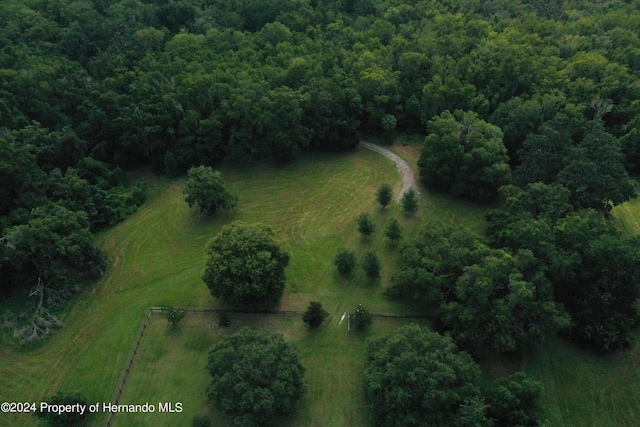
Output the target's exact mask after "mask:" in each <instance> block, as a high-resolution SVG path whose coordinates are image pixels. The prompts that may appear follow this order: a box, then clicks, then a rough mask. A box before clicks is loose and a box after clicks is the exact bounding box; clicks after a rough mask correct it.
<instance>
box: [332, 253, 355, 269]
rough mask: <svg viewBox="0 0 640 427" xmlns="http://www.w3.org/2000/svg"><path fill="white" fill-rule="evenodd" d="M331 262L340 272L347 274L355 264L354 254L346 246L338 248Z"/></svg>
mask: <svg viewBox="0 0 640 427" xmlns="http://www.w3.org/2000/svg"><path fill="white" fill-rule="evenodd" d="M333 263H334V264H335V265H336V267H337V268H338V271H339V272H340V273H341V274H344V275H347V274H349V273H351V271H352V270H353V267H355V265H356V255H355V254H354V253H353V251H350V250H348V249H346V248H340V249H338V252H337V253H336V257H335V258H334V259H333Z"/></svg>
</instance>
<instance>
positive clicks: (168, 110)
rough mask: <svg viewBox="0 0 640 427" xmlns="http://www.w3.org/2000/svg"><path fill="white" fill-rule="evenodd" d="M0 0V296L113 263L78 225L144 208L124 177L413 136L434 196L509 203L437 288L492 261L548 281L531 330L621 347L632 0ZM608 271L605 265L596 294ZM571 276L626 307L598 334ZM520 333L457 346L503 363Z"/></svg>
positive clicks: (635, 166) (447, 301)
mask: <svg viewBox="0 0 640 427" xmlns="http://www.w3.org/2000/svg"><path fill="white" fill-rule="evenodd" d="M0 7H1V13H0V182H2V187H1V189H0V191H1V194H0V228H1V232H0V236H1V239H0V241H1V242H2V244H0V298H5V297H7V296H9V295H12V294H14V293H15V292H17V291H22V290H26V289H29V288H31V287H33V286H35V285H36V284H38V289H39V292H40V294H41V296H44V294H45V293H47V292H49V293H50V294H53V293H54V291H55V290H56V289H63V288H67V287H69V286H75V285H77V284H78V283H80V282H82V281H83V280H85V279H87V278H91V277H98V276H99V275H100V274H101V273H102V272H103V271H104V269H105V268H106V260H105V257H104V255H103V254H101V253H100V251H99V250H97V249H96V248H94V247H93V246H92V238H91V233H92V232H93V231H96V230H100V229H102V228H105V227H108V226H110V225H113V224H115V223H117V222H118V221H120V220H122V219H123V218H124V217H126V216H127V215H128V214H130V213H131V212H133V211H134V210H135V209H136V207H137V206H138V205H140V204H141V203H143V202H144V197H145V196H144V188H143V186H142V185H138V186H135V187H131V186H128V184H127V182H126V179H125V174H124V171H126V170H129V169H131V168H135V167H139V166H150V167H151V168H152V169H153V171H155V172H156V173H160V174H166V175H169V176H177V175H181V174H183V173H184V172H186V170H187V169H188V168H189V167H191V166H198V165H201V164H205V165H215V164H218V163H220V162H222V161H226V162H229V163H232V164H250V163H251V162H253V161H255V160H259V159H269V160H271V161H274V162H284V161H290V160H292V159H294V158H295V157H296V156H297V155H299V154H300V153H301V152H303V151H305V150H310V149H314V150H318V149H319V150H345V149H350V148H353V147H355V145H356V144H357V143H358V140H359V136H358V133H368V134H378V135H383V136H384V137H386V138H392V137H393V136H394V135H396V134H397V133H417V134H424V135H427V138H426V141H425V149H424V151H423V153H422V157H421V159H420V168H421V179H422V181H423V183H424V184H425V185H426V186H427V187H429V188H432V189H433V190H435V191H442V192H447V193H451V194H454V195H456V196H462V197H469V198H471V199H474V200H477V201H480V202H487V201H495V200H496V198H498V199H499V200H502V201H504V202H505V204H504V207H503V208H502V210H498V211H495V212H493V213H492V214H490V216H489V222H490V226H489V233H488V234H489V241H488V242H487V243H486V244H487V245H488V246H487V247H486V248H484V247H482V248H481V249H478V247H479V246H482V245H485V243H477V244H476V243H470V244H472V245H475V246H474V247H473V248H472V249H469V250H470V251H471V252H470V253H472V256H471V258H470V259H469V262H470V265H474V266H476V267H477V268H476V269H475V270H471V269H469V268H467V269H466V270H464V272H463V271H462V270H460V268H461V267H459V266H458V267H456V268H458V269H459V274H458V275H457V276H456V277H454V279H453V281H452V282H451V283H448V284H442V283H441V285H442V286H443V290H446V289H448V288H451V287H452V286H454V285H453V282H455V279H459V280H458V281H459V282H460V284H459V287H460V286H462V284H463V283H466V284H467V285H471V284H473V283H475V281H478V280H484V279H483V278H482V277H481V276H483V275H487V274H488V273H487V271H491V268H493V269H495V274H496V275H498V276H499V277H501V278H502V279H501V280H503V281H504V285H503V286H504V287H505V289H506V288H508V287H509V286H511V285H509V281H510V280H512V278H513V274H511V271H512V269H514V268H515V269H516V270H518V274H520V276H519V277H520V278H521V279H522V281H524V282H526V283H529V284H530V285H531V284H533V285H531V286H534V287H535V288H537V289H544V291H540V293H541V295H540V298H538V299H536V302H535V307H537V308H536V311H535V313H536V314H535V318H536V319H538V320H539V321H540V322H542V323H544V325H541V326H540V328H537V329H536V330H535V331H533V332H532V334H533V335H535V336H539V335H542V332H544V331H546V330H547V329H550V330H555V329H556V328H560V327H561V326H562V325H563V324H566V323H567V322H568V321H567V318H566V313H565V311H564V310H565V309H566V310H567V311H568V312H569V314H570V315H571V318H572V321H573V322H574V323H573V328H574V330H575V332H576V334H577V335H578V336H579V337H582V338H584V339H586V340H588V341H592V342H596V346H597V347H598V348H602V349H610V348H619V347H625V346H628V345H629V339H628V336H627V334H628V331H629V329H630V328H631V327H633V326H634V325H635V324H636V320H637V307H635V306H634V303H635V301H636V300H637V297H638V294H639V292H638V289H637V286H635V287H630V286H625V285H628V282H629V281H631V280H634V278H635V277H637V274H638V272H637V270H638V267H637V264H638V262H637V261H638V259H639V257H638V254H637V249H634V248H637V245H634V244H633V242H631V241H626V240H621V239H619V238H618V236H617V235H616V234H615V230H613V229H612V227H611V226H610V225H608V224H607V219H606V218H607V215H608V212H609V211H610V210H611V208H612V207H613V206H614V205H616V204H619V203H622V202H624V201H626V200H628V199H629V198H631V197H633V196H634V195H635V189H634V184H633V182H632V180H631V179H630V178H629V175H628V174H629V173H637V172H638V171H640V85H639V84H638V81H640V37H639V34H638V29H639V28H640V3H638V1H637V0H636V1H622V0H611V1H602V2H589V1H583V0H576V1H564V2H551V3H550V2H545V1H539V0H492V1H482V2H480V1H476V0H425V1H417V0H336V1H322V0H294V1H288V0H267V1H258V0H247V1H229V0H121V1H117V0H93V1H92V0H64V1H56V2H51V1H47V0H6V1H4V2H3V4H2V6H0ZM500 189H502V190H500ZM541 189H544V191H543V190H541ZM581 233H582V234H581ZM590 233H591V234H590ZM436 234H437V233H436ZM534 235H535V236H544V239H534V238H532V237H531V236H534ZM591 235H594V236H596V237H597V239H593V240H592V239H586V240H581V239H580V236H582V237H583V238H584V236H591ZM429 238H434V237H433V236H431V237H429ZM461 239H462V240H464V242H462V243H461V244H462V245H463V247H464V245H465V244H466V243H465V242H468V241H469V240H468V239H469V238H467V237H464V238H463V237H461ZM465 239H466V240H465ZM585 241H589V242H590V243H588V244H586V243H584V242H585ZM418 246H419V244H418ZM489 246H491V249H489ZM503 248H504V249H503ZM432 249H433V248H432ZM407 251H408V250H407ZM492 251H497V252H492ZM625 251H626V253H627V255H626V256H624V257H621V256H620V254H621V253H623V252H625ZM563 257H564V258H563ZM409 258H410V257H409ZM562 260H564V261H562ZM606 260H610V261H611V262H616V263H618V264H620V265H619V267H620V269H619V270H618V271H619V273H617V274H614V275H609V276H608V277H609V280H604V279H602V280H601V279H600V278H601V277H602V275H603V274H605V273H606V271H609V268H610V265H609V264H607V263H606ZM408 262H410V261H408ZM467 267H469V266H467ZM489 267H491V268H489ZM587 267H589V268H587ZM594 278H595V279H594ZM409 282H410V281H407V283H409ZM498 282H500V281H498ZM601 282H606V283H601ZM550 283H553V284H554V286H555V288H554V289H551V288H550V286H551V285H550ZM579 283H593V285H592V286H593V287H595V288H597V287H598V286H605V287H606V286H609V287H611V288H612V289H613V290H612V291H611V292H609V293H608V294H607V295H609V296H608V297H606V298H605V297H604V296H603V297H602V298H605V299H606V300H607V301H608V302H609V303H608V304H609V305H610V306H611V307H612V310H614V309H615V307H619V305H618V304H617V301H618V299H619V300H620V301H624V303H623V304H622V305H623V306H624V310H623V311H624V312H623V313H618V312H616V315H615V316H613V317H611V318H607V319H608V320H607V321H608V322H609V323H610V324H609V325H608V326H606V325H605V326H604V327H603V326H602V325H599V326H598V327H600V329H598V327H596V326H594V325H593V324H592V323H593V322H592V320H593V318H594V316H595V315H596V314H598V313H595V314H594V313H593V306H592V305H589V308H585V307H582V306H579V307H573V306H572V304H574V303H572V298H570V297H571V296H573V295H576V293H577V292H578V293H580V292H582V293H584V294H585V298H587V299H588V298H589V297H592V296H593V295H595V294H597V295H599V294H598V292H599V291H596V292H595V294H594V292H590V291H589V290H588V289H585V288H584V287H580V286H578V284H579ZM445 288H446V289H445ZM622 288H623V289H624V292H626V293H625V294H624V295H617V294H616V289H622ZM407 292H409V291H407ZM411 292H414V291H411ZM621 292H622V291H621ZM398 293H400V294H402V293H403V292H400V291H399V292H398ZM458 293H459V295H458V296H457V297H455V298H450V297H447V298H443V297H442V296H441V295H440V294H438V295H439V296H437V297H436V299H437V301H438V302H439V303H441V304H442V309H443V310H444V311H443V312H442V313H440V314H438V315H437V316H438V318H439V319H440V321H441V323H443V324H444V325H448V326H447V327H446V328H445V329H453V330H454V331H455V330H457V328H458V326H460V325H459V322H461V321H462V320H461V319H468V318H469V316H470V315H469V314H468V313H466V314H465V313H463V312H461V311H460V310H463V309H462V308H460V303H461V301H462V300H464V299H465V298H466V296H464V295H463V294H464V293H463V292H462V291H459V292H458ZM447 295H449V294H447ZM504 295H505V290H504V289H502V290H501V289H498V290H496V295H495V298H497V299H500V298H503V297H504ZM611 295H614V296H611ZM425 298H426V297H425ZM593 298H595V297H593ZM607 298H608V299H607ZM629 298H630V299H629ZM427 300H428V298H427ZM554 300H555V302H554ZM429 301H431V300H429ZM600 302H601V301H600ZM596 303H597V301H596ZM452 304H453V305H452ZM580 304H581V303H580ZM574 305H575V304H574ZM578 305H579V304H578ZM587 305H588V304H587ZM609 305H607V307H608V306H609ZM452 307H453V308H452ZM517 308H518V307H517V306H514V307H512V309H513V310H517ZM595 317H597V316H595ZM554 319H555V320H557V322H555V324H554V325H549V323H554V322H553V321H552V320H554ZM525 320H527V321H529V320H530V319H525ZM475 326H476V327H479V326H480V324H476V325H475ZM565 326H566V325H565ZM460 327H462V326H460ZM465 328H466V326H465ZM594 328H595V329H594ZM603 328H604V329H603ZM529 338H530V337H524V336H521V337H520V338H518V339H516V340H515V341H513V342H512V341H509V342H504V341H500V342H499V340H500V339H502V338H500V337H497V338H496V337H487V341H479V342H473V343H470V342H467V344H468V345H469V346H471V347H472V348H474V347H482V346H484V345H486V344H487V342H493V344H494V346H495V347H496V348H497V349H503V350H514V349H520V348H521V345H520V344H522V343H524V342H526V341H528V340H529ZM492 340H493V341H492ZM462 341H463V342H464V339H462Z"/></svg>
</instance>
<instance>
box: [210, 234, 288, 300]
mask: <svg viewBox="0 0 640 427" xmlns="http://www.w3.org/2000/svg"><path fill="white" fill-rule="evenodd" d="M206 252H207V262H206V268H205V272H204V274H203V276H202V280H203V281H204V282H205V283H206V284H207V286H208V287H209V290H210V291H211V295H213V296H214V297H216V298H223V299H224V300H226V301H227V302H229V303H230V304H232V305H234V306H237V307H248V308H271V307H273V306H275V305H276V304H277V303H278V301H279V300H280V297H281V296H282V293H283V291H284V285H285V272H284V269H285V267H286V266H287V265H288V264H289V258H290V256H289V254H288V253H287V252H285V251H284V250H283V249H281V248H280V245H279V244H278V243H277V242H276V241H275V239H274V234H273V231H272V230H271V228H269V227H267V226H265V225H262V224H245V223H242V222H234V223H232V224H230V225H226V226H224V227H223V228H222V230H220V233H218V235H217V236H216V237H215V238H214V239H213V240H211V242H209V244H208V245H207V249H206Z"/></svg>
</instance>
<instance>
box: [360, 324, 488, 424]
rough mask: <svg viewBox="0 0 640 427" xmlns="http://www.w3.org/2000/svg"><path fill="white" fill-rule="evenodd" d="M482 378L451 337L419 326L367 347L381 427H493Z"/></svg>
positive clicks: (369, 389)
mask: <svg viewBox="0 0 640 427" xmlns="http://www.w3.org/2000/svg"><path fill="white" fill-rule="evenodd" d="M479 379H480V368H479V367H478V365H477V364H476V363H475V362H474V361H473V359H472V358H471V356H469V355H468V354H467V353H465V352H461V351H459V350H458V349H457V347H456V345H455V344H454V343H453V341H452V340H451V338H449V337H448V336H442V335H439V334H437V333H435V332H431V331H429V330H427V329H425V328H423V327H420V326H417V325H408V326H405V327H403V328H402V329H400V330H399V331H397V332H394V333H393V334H392V335H388V336H385V337H383V338H379V339H377V340H374V341H371V342H370V343H369V344H368V346H367V353H366V360H365V369H364V373H363V383H364V390H365V397H366V400H367V403H368V404H369V407H370V408H371V410H372V411H373V415H374V419H375V420H376V425H378V426H384V427H386V426H389V427H391V426H442V427H444V426H474V427H475V426H480V427H482V426H490V425H491V423H490V420H489V419H488V418H487V417H486V415H485V409H486V405H485V404H484V403H483V402H482V395H481V393H480V390H479V388H478V386H477V384H478V381H479Z"/></svg>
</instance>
